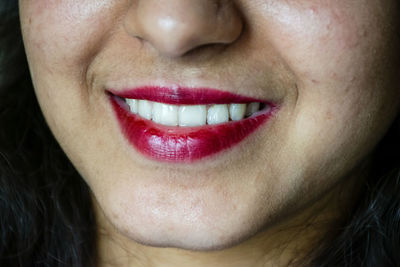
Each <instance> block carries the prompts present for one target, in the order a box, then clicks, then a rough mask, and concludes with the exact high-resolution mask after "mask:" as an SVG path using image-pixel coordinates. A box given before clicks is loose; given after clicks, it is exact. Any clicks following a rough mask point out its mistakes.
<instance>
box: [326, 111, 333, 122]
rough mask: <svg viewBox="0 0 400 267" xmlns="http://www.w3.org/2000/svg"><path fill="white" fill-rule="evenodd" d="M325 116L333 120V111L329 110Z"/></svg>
mask: <svg viewBox="0 0 400 267" xmlns="http://www.w3.org/2000/svg"><path fill="white" fill-rule="evenodd" d="M325 118H326V119H327V120H331V119H332V112H330V111H328V112H327V113H326V116H325Z"/></svg>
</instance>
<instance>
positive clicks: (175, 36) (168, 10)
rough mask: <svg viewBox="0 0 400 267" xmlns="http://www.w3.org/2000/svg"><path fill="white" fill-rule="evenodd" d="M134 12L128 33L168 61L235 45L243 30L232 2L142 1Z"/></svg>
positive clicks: (213, 0) (134, 8)
mask: <svg viewBox="0 0 400 267" xmlns="http://www.w3.org/2000/svg"><path fill="white" fill-rule="evenodd" d="M132 9H133V10H132V13H134V14H132V15H130V16H128V18H127V19H126V22H125V27H126V29H127V31H128V33H129V34H130V35H131V36H134V37H136V38H140V39H142V40H144V41H146V42H148V43H149V44H150V45H151V46H153V47H154V48H155V49H156V50H157V51H158V52H159V53H160V54H162V55H164V56H168V57H179V56H182V55H184V54H186V53H188V52H189V51H191V50H194V49H195V48H198V47H200V46H204V45H211V44H230V43H233V42H234V41H235V40H236V39H238V37H239V36H240V34H241V32H242V28H243V22H242V19H241V16H240V14H239V12H238V10H237V9H236V8H235V6H234V5H233V4H232V2H231V1H225V0H219V1H218V0H204V1H199V0H142V1H139V3H138V4H137V5H135V7H133V8H132Z"/></svg>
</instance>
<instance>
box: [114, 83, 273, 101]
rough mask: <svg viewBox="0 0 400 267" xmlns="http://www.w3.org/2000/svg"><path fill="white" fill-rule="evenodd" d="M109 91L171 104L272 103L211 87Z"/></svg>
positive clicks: (151, 87)
mask: <svg viewBox="0 0 400 267" xmlns="http://www.w3.org/2000/svg"><path fill="white" fill-rule="evenodd" d="M107 91H108V92H109V93H111V94H113V95H115V96H118V97H122V98H131V99H144V100H149V101H154V102H160V103H165V104H172V105H205V104H229V103H251V102H260V103H266V104H272V103H270V101H267V100H262V99H257V98H253V97H248V96H243V95H239V94H234V93H230V92H227V91H222V90H218V89H212V88H186V87H162V86H143V87H137V88H132V89H124V90H121V91H119V90H114V89H108V90H107Z"/></svg>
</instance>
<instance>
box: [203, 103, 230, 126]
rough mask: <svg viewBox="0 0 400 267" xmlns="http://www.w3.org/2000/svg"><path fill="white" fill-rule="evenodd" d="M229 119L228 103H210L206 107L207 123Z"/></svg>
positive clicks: (216, 122)
mask: <svg viewBox="0 0 400 267" xmlns="http://www.w3.org/2000/svg"><path fill="white" fill-rule="evenodd" d="M228 121H229V111H228V105H226V104H222V105H212V106H211V107H210V108H209V109H208V113H207V123H208V124H218V123H224V122H228Z"/></svg>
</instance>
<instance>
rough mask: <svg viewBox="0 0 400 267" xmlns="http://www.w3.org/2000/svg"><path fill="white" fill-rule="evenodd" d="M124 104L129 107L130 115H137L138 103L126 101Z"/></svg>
mask: <svg viewBox="0 0 400 267" xmlns="http://www.w3.org/2000/svg"><path fill="white" fill-rule="evenodd" d="M126 103H127V104H128V105H129V109H130V110H131V112H132V113H135V114H137V113H138V108H139V107H138V101H137V100H136V99H129V98H127V99H126Z"/></svg>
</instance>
